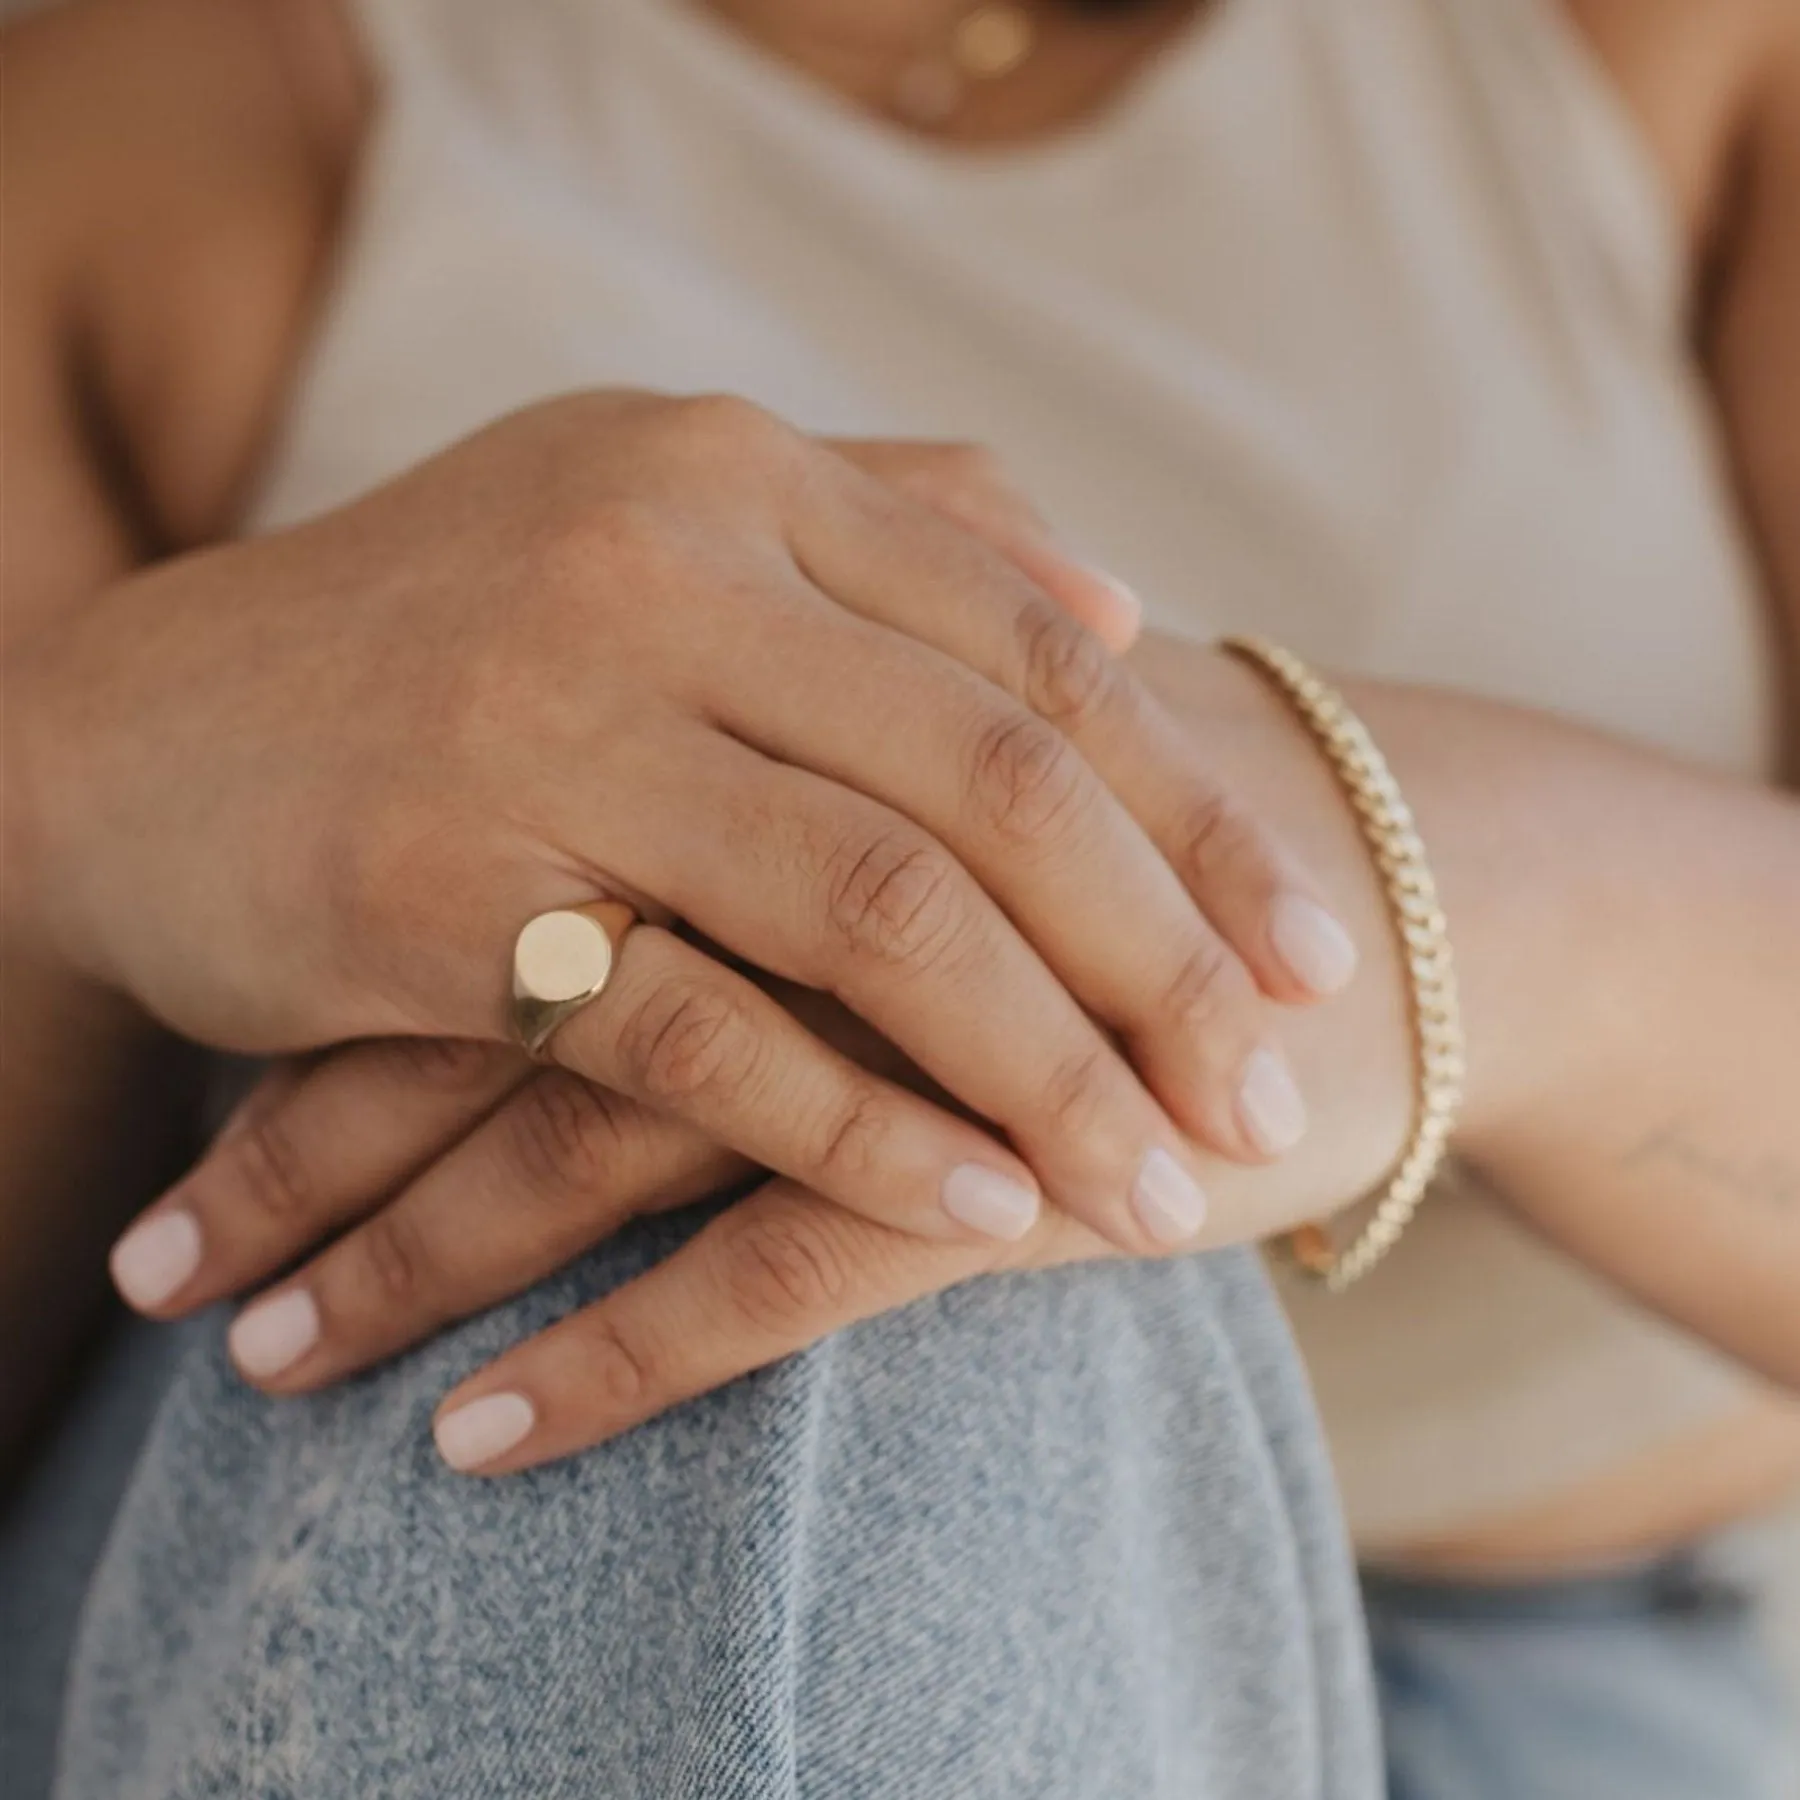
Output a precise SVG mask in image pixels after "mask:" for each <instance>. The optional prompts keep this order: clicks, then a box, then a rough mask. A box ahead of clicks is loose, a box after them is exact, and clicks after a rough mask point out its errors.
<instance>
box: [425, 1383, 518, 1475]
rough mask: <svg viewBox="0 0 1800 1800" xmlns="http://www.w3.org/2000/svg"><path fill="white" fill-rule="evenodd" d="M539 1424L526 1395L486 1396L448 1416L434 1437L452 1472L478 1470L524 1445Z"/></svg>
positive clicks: (438, 1424) (433, 1431) (436, 1426)
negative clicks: (518, 1445) (517, 1446)
mask: <svg viewBox="0 0 1800 1800" xmlns="http://www.w3.org/2000/svg"><path fill="white" fill-rule="evenodd" d="M536 1423H537V1409H536V1408H535V1407H534V1406H533V1405H532V1404H531V1402H530V1401H529V1400H527V1399H526V1398H525V1396H524V1395H523V1394H485V1395H483V1396H482V1398H481V1399H479V1400H471V1401H470V1402H469V1403H468V1404H467V1405H466V1406H459V1407H457V1408H456V1410H455V1411H454V1412H447V1413H445V1414H444V1415H443V1416H442V1417H441V1418H439V1419H438V1421H437V1422H436V1423H435V1424H434V1425H433V1426H432V1428H431V1435H432V1436H433V1437H434V1438H435V1439H436V1440H437V1447H438V1455H439V1456H441V1457H442V1458H443V1459H444V1461H445V1462H447V1463H448V1464H449V1465H450V1466H451V1468H453V1469H459V1470H468V1469H479V1468H480V1467H481V1465H482V1464H483V1463H491V1462H492V1461H494V1459H495V1458H496V1457H500V1456H504V1455H505V1454H506V1453H507V1451H509V1450H511V1449H512V1448H513V1447H514V1446H515V1445H516V1444H519V1443H521V1442H522V1441H523V1440H524V1438H525V1435H526V1433H527V1432H529V1431H530V1430H531V1428H532V1426H533V1425H535V1424H536Z"/></svg>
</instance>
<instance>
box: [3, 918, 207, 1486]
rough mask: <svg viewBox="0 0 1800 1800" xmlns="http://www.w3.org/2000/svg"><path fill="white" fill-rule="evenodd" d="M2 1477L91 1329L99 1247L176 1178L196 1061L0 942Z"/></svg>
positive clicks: (99, 1279) (101, 1262) (123, 1011)
mask: <svg viewBox="0 0 1800 1800" xmlns="http://www.w3.org/2000/svg"><path fill="white" fill-rule="evenodd" d="M0 985H3V986H4V991H5V1005H4V1009H3V1012H0V1366H3V1367H4V1368H5V1369H6V1370H7V1371H8V1375H7V1380H6V1381H5V1382H4V1383H3V1384H0V1473H3V1472H4V1470H5V1469H6V1467H7V1465H8V1463H9V1461H10V1460H11V1458H12V1457H13V1455H14V1454H15V1453H16V1452H17V1450H18V1448H19V1446H20V1445H21V1443H22V1442H23V1440H24V1438H25V1436H26V1435H27V1433H28V1432H29V1430H30V1429H31V1427H32V1425H33V1423H34V1422H35V1420H36V1419H37V1418H38V1417H39V1416H40V1414H41V1412H42V1409H43V1408H44V1406H45V1405H46V1403H47V1402H48V1401H49V1400H50V1399H51V1398H52V1396H53V1395H54V1393H55V1391H56V1389H57V1387H58V1385H59V1383H60V1381H61V1379H62V1377H63V1375H64V1373H65V1371H66V1370H67V1368H68V1365H69V1362H70V1359H71V1357H72V1356H73V1355H74V1353H75V1352H76V1350H77V1349H78V1348H79V1346H80V1343H81V1341H82V1339H83V1337H84V1336H85V1335H86V1333H87V1332H88V1331H89V1330H90V1329H91V1328H92V1326H93V1323H94V1319H95V1316H96V1310H97V1308H98V1306H99V1304H100V1301H101V1298H102V1295H103V1292H104V1288H105V1249H106V1245H107V1243H108V1241H109V1240H110V1238H111V1236H112V1235H113V1234H114V1233H115V1232H116V1231H117V1229H118V1227H119V1225H120V1224H121V1222H122V1221H123V1220H124V1219H125V1218H126V1217H127V1216H128V1215H129V1214H130V1212H131V1211H132V1210H133V1208H134V1207H136V1206H138V1205H141V1204H142V1203H143V1201H144V1199H145V1198H146V1197H147V1196H148V1195H149V1194H151V1193H153V1192H154V1191H155V1189H156V1187H157V1185H159V1183H160V1182H161V1181H164V1180H166V1179H167V1178H168V1176H169V1174H170V1173H171V1160H170V1159H171V1157H172V1156H173V1155H174V1154H175V1153H176V1150H177V1147H178V1145H179V1143H180V1141H181V1139H182V1136H183V1134H184V1130H185V1127H186V1125H187V1123H188V1122H189V1120H190V1119H191V1116H192V1112H191V1107H190V1106H189V1105H188V1104H187V1100H188V1090H189V1088H190V1086H191V1077H192V1074H193V1067H192V1063H191V1061H190V1059H189V1057H188V1055H187V1053H186V1052H185V1051H184V1050H183V1049H182V1047H181V1046H179V1045H177V1044H176V1043H175V1042H174V1041H173V1040H171V1039H169V1038H168V1037H166V1035H165V1034H163V1033H162V1032H161V1031H159V1030H158V1029H157V1028H156V1027H154V1026H153V1025H152V1024H150V1022H149V1021H147V1020H146V1019H145V1018H144V1017H143V1015H142V1014H141V1013H139V1012H138V1011H137V1010H136V1009H135V1008H133V1007H131V1006H130V1005H129V1004H128V1003H126V1002H124V1001H122V1000H120V999H119V998H118V997H117V996H115V995H112V994H108V993H105V992H103V991H102V990H99V989H96V988H92V987H89V986H86V985H84V984H81V983H78V982H76V981H74V980H72V979H71V978H69V977H68V976H67V975H66V974H65V973H63V972H62V971H59V970H55V969H50V968H46V967H45V966H44V965H42V964H37V963H32V962H29V961H26V960H24V959H22V958H20V957H18V956H16V955H13V954H10V953H8V952H6V951H4V950H0Z"/></svg>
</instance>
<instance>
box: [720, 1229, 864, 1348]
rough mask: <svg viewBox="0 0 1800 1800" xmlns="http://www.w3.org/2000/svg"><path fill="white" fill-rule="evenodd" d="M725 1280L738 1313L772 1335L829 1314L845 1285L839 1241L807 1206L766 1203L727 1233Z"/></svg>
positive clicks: (845, 1262)
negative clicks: (770, 1204)
mask: <svg viewBox="0 0 1800 1800" xmlns="http://www.w3.org/2000/svg"><path fill="white" fill-rule="evenodd" d="M725 1268H726V1280H727V1283H728V1285H729V1289H730V1293H731V1298H732V1301H733V1303H734V1305H735V1306H736V1307H737V1309H738V1311H739V1313H740V1314H741V1315H742V1316H743V1317H744V1318H746V1319H747V1320H749V1321H750V1323H751V1324H752V1325H754V1326H755V1327H756V1328H757V1329H758V1330H761V1331H767V1332H770V1333H774V1334H777V1335H780V1334H785V1333H787V1332H790V1331H792V1330H794V1329H796V1328H798V1327H801V1326H806V1327H809V1328H810V1327H813V1326H816V1325H817V1324H818V1323H819V1322H820V1321H821V1320H824V1319H831V1318H835V1317H836V1316H837V1315H838V1313H839V1312H840V1311H841V1310H842V1309H843V1307H844V1305H845V1302H846V1301H847V1299H848V1298H849V1295H850V1290H851V1269H850V1261H849V1258H848V1256H847V1255H846V1253H845V1247H844V1244H843V1242H842V1240H841V1238H840V1237H839V1235H838V1233H837V1232H835V1231H834V1230H833V1229H832V1228H831V1227H830V1226H829V1225H828V1224H827V1223H826V1222H825V1220H824V1218H823V1217H822V1215H821V1214H820V1213H819V1212H818V1211H817V1210H816V1209H813V1208H808V1207H805V1206H802V1205H799V1204H795V1205H787V1206H779V1207H768V1208H765V1209H763V1210H761V1211H759V1212H756V1213H753V1214H750V1215H748V1216H747V1217H746V1218H745V1219H744V1220H743V1221H742V1222H740V1223H739V1225H738V1226H737V1229H736V1230H735V1231H734V1232H733V1233H732V1236H731V1241H730V1244H729V1246H728V1249H727V1254H726V1258H725Z"/></svg>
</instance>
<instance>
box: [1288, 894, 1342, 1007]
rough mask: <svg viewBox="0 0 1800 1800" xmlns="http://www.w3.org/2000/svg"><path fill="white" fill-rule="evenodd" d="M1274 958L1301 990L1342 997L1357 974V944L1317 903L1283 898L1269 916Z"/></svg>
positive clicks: (1296, 897) (1293, 896) (1291, 896)
mask: <svg viewBox="0 0 1800 1800" xmlns="http://www.w3.org/2000/svg"><path fill="white" fill-rule="evenodd" d="M1269 937H1270V940H1271V941H1272V942H1273V943H1274V945H1275V954H1276V955H1277V956H1279V957H1280V958H1281V960H1282V961H1283V962H1284V963H1286V964H1287V966H1288V970H1289V972H1290V973H1291V974H1292V975H1293V977H1294V979H1295V980H1296V981H1298V982H1299V983H1300V984H1301V985H1302V986H1303V987H1307V988H1310V989H1311V990H1312V991H1313V992H1314V993H1315V994H1336V993H1341V992H1342V991H1343V990H1344V989H1345V988H1347V987H1348V986H1349V985H1350V982H1351V979H1352V977H1353V976H1354V975H1355V974H1356V962H1357V957H1356V943H1355V940H1354V939H1352V937H1351V936H1350V934H1349V932H1347V931H1346V930H1345V929H1344V928H1343V926H1342V925H1340V924H1339V923H1338V921H1337V920H1336V919H1334V918H1333V917H1332V916H1331V914H1330V913H1328V912H1327V911H1326V910H1325V908H1324V907H1322V906H1321V905H1320V904H1319V903H1318V901H1316V900H1309V899H1308V898H1307V897H1306V896H1305V895H1304V894H1283V895H1282V896H1281V898H1280V899H1279V900H1277V901H1276V902H1275V906H1274V910H1273V911H1272V912H1271V913H1270V915H1269Z"/></svg>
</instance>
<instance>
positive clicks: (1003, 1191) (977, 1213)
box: [944, 1163, 1038, 1244]
mask: <svg viewBox="0 0 1800 1800" xmlns="http://www.w3.org/2000/svg"><path fill="white" fill-rule="evenodd" d="M944 1211H945V1212H947V1213H948V1214H949V1215H950V1216H951V1218H953V1219H956V1220H958V1221H959V1222H960V1223H962V1224H964V1225H967V1226H968V1228H969V1229H970V1230H971V1231H979V1232H980V1233H981V1234H982V1235H983V1236H984V1237H995V1238H1004V1239H1005V1240H1006V1241H1007V1242H1008V1243H1009V1244H1010V1243H1016V1242H1017V1241H1018V1239H1020V1238H1022V1237H1023V1236H1024V1235H1025V1234H1026V1232H1028V1231H1029V1230H1030V1229H1031V1228H1032V1226H1033V1225H1035V1224H1036V1223H1037V1218H1038V1197H1037V1195H1036V1194H1034V1193H1033V1192H1032V1191H1031V1189H1030V1188H1028V1187H1023V1186H1021V1185H1020V1184H1019V1183H1018V1182H1016V1181H1012V1180H1009V1179H1008V1178H1007V1177H1006V1176H1004V1175H1002V1174H1000V1173H999V1171H998V1170H996V1169H988V1168H984V1167H983V1166H982V1165H981V1164H980V1163H960V1164H958V1165H957V1167H956V1168H954V1169H952V1170H951V1171H950V1173H949V1174H948V1175H946V1176H945V1177H944Z"/></svg>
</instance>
